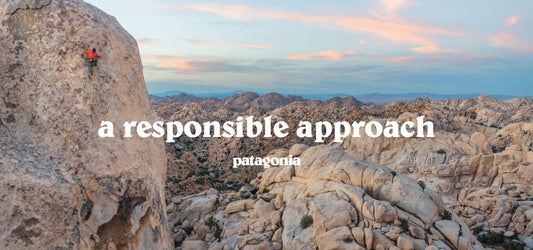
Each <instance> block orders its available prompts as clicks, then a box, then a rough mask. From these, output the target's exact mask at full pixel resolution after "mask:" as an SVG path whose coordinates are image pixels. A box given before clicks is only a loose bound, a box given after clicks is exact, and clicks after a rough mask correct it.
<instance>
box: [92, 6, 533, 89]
mask: <svg viewBox="0 0 533 250" xmlns="http://www.w3.org/2000/svg"><path fill="white" fill-rule="evenodd" d="M86 2H88V3H91V4H93V5H95V6H97V7H98V8H100V9H102V10H104V11H106V12H107V13H108V14H110V15H112V16H115V17H116V18H117V19H118V21H119V22H120V23H121V24H122V26H123V27H124V28H125V29H126V30H128V31H129V32H130V33H131V34H132V35H133V36H134V37H135V38H136V39H137V41H138V43H139V47H140V51H141V56H142V60H143V65H144V76H145V79H146V85H147V88H148V90H149V92H150V93H161V92H165V91H184V92H189V93H213V92H231V91H235V90H250V91H257V92H269V91H276V92H280V93H284V94H317V93H345V94H354V95H355V94H362V93H374V92H378V93H407V92H432V93H441V94H458V93H480V94H489V95H491V94H492V95H496V94H498V95H517V96H532V95H533V84H532V81H531V79H532V77H533V66H532V65H533V57H532V55H533V33H532V32H531V27H532V26H533V1H530V0H521V1H519V0H469V1H460V0H448V1H428V0H426V1H422V0H419V1H414V0H359V1H309V0H293V1H274V0H271V1H217V2H199V1H169V0H159V1H146V0H129V1H127V0H114V1H108V0H107V1H105V0H89V1H86Z"/></svg>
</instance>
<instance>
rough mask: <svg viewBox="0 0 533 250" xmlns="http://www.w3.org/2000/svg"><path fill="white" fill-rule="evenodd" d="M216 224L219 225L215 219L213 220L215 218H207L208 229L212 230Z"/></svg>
mask: <svg viewBox="0 0 533 250" xmlns="http://www.w3.org/2000/svg"><path fill="white" fill-rule="evenodd" d="M216 224H217V221H216V220H215V218H213V216H210V217H209V218H207V226H208V227H210V228H212V227H214V226H215V225H216Z"/></svg>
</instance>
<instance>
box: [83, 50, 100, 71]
mask: <svg viewBox="0 0 533 250" xmlns="http://www.w3.org/2000/svg"><path fill="white" fill-rule="evenodd" d="M85 53H87V54H88V55H89V63H92V64H93V66H94V67H96V63H98V59H96V58H97V57H98V58H100V57H101V56H100V55H98V54H97V53H96V48H93V50H92V51H90V50H85Z"/></svg>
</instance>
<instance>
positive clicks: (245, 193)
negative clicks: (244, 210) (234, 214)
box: [241, 190, 250, 199]
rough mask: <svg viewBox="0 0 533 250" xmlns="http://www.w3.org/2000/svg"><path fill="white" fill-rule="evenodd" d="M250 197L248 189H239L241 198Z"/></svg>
mask: <svg viewBox="0 0 533 250" xmlns="http://www.w3.org/2000/svg"><path fill="white" fill-rule="evenodd" d="M248 198H250V194H249V193H248V191H244V190H243V191H241V199H248Z"/></svg>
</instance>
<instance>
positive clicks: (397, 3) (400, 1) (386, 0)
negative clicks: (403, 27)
mask: <svg viewBox="0 0 533 250" xmlns="http://www.w3.org/2000/svg"><path fill="white" fill-rule="evenodd" d="M409 2H410V1H409V0H381V3H382V4H383V6H385V11H386V12H387V13H389V14H392V13H394V12H395V11H396V9H399V8H402V7H405V6H406V5H408V4H409Z"/></svg>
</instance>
